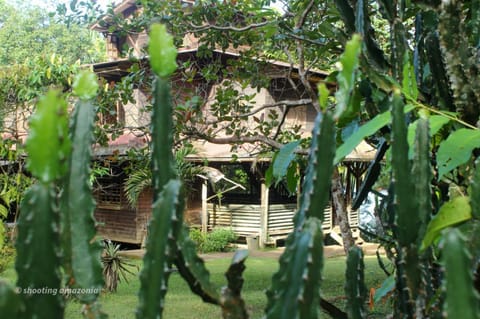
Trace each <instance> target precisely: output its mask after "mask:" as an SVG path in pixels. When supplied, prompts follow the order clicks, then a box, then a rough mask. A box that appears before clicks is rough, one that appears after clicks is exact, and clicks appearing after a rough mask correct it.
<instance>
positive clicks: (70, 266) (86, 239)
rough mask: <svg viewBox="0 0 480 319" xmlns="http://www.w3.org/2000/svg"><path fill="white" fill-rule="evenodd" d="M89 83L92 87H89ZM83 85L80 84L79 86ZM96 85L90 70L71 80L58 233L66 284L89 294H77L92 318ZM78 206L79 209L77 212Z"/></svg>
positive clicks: (96, 282)
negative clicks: (71, 104)
mask: <svg viewBox="0 0 480 319" xmlns="http://www.w3.org/2000/svg"><path fill="white" fill-rule="evenodd" d="M91 85H93V86H92V87H90V86H91ZM82 86H83V87H82ZM97 88H98V84H97V82H96V81H95V75H94V74H93V73H91V72H82V73H80V75H79V76H78V77H77V80H76V81H75V83H74V92H75V93H76V94H77V95H78V96H79V97H80V100H79V101H78V103H77V105H76V107H75V110H74V114H73V121H72V127H71V140H72V144H73V147H72V152H71V155H70V160H69V163H68V174H67V176H66V177H65V179H64V182H63V186H62V187H63V192H62V196H61V204H62V213H61V220H62V236H63V238H62V239H63V241H64V244H63V247H64V256H63V259H64V264H65V268H66V273H67V275H69V276H70V278H69V279H68V282H69V283H72V286H74V287H76V288H83V289H86V290H85V291H87V292H89V293H84V294H79V295H78V296H77V297H78V298H79V300H80V301H81V302H83V303H85V304H88V305H89V306H87V308H86V311H87V312H88V313H90V314H91V316H92V317H101V316H102V315H101V314H100V313H99V312H96V311H95V310H94V309H96V308H95V307H94V306H92V304H93V303H94V302H95V301H96V299H97V297H98V295H99V293H100V291H101V289H102V286H103V278H102V265H101V261H100V255H101V251H102V247H101V244H100V243H99V242H98V241H95V240H94V237H95V234H96V231H95V220H94V219H93V212H94V209H95V202H94V200H93V195H92V188H91V185H90V183H89V176H90V161H91V145H92V143H93V140H94V137H93V123H94V120H95V107H94V105H93V104H92V102H91V99H92V98H93V97H95V96H96V91H97ZM79 207H81V208H82V210H80V211H79Z"/></svg>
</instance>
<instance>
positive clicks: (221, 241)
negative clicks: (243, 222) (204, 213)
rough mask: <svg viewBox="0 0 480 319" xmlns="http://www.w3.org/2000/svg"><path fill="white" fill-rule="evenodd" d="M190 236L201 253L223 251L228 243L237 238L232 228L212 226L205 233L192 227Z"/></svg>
mask: <svg viewBox="0 0 480 319" xmlns="http://www.w3.org/2000/svg"><path fill="white" fill-rule="evenodd" d="M189 236H190V238H191V239H192V240H193V241H194V242H195V244H196V245H197V247H198V250H199V252H201V253H212V252H225V251H228V250H229V249H230V247H229V245H230V244H231V243H233V242H235V240H236V239H237V236H236V235H235V233H234V232H233V230H231V229H228V228H218V227H217V228H214V229H213V230H212V231H211V232H208V233H206V234H204V233H202V231H201V230H199V229H196V228H192V229H190V232H189Z"/></svg>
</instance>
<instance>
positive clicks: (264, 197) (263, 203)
mask: <svg viewBox="0 0 480 319" xmlns="http://www.w3.org/2000/svg"><path fill="white" fill-rule="evenodd" d="M268 193H269V188H268V187H267V185H266V184H265V181H262V186H261V189H260V194H261V197H260V234H259V235H260V236H259V237H260V238H259V246H260V248H264V247H265V245H266V243H267V242H268V206H269V202H268Z"/></svg>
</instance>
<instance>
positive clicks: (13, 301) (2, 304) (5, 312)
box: [0, 280, 23, 318]
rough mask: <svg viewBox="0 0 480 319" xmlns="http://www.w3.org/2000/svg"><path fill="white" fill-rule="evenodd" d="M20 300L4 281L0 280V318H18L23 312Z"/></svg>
mask: <svg viewBox="0 0 480 319" xmlns="http://www.w3.org/2000/svg"><path fill="white" fill-rule="evenodd" d="M22 308H23V304H22V300H21V299H20V296H19V295H18V294H17V293H15V290H14V289H13V287H12V286H10V285H9V284H8V283H7V282H6V281H4V280H0V313H1V314H2V318H18V317H19V313H20V312H21V311H22V310H23V309H22Z"/></svg>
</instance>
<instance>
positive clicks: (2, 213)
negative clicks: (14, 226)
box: [0, 204, 8, 220]
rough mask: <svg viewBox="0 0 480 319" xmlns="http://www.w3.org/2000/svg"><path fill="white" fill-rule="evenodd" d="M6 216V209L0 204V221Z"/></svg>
mask: <svg viewBox="0 0 480 319" xmlns="http://www.w3.org/2000/svg"><path fill="white" fill-rule="evenodd" d="M7 216H8V208H7V207H5V206H3V205H1V204H0V220H1V218H2V217H3V218H6V217H7Z"/></svg>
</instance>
